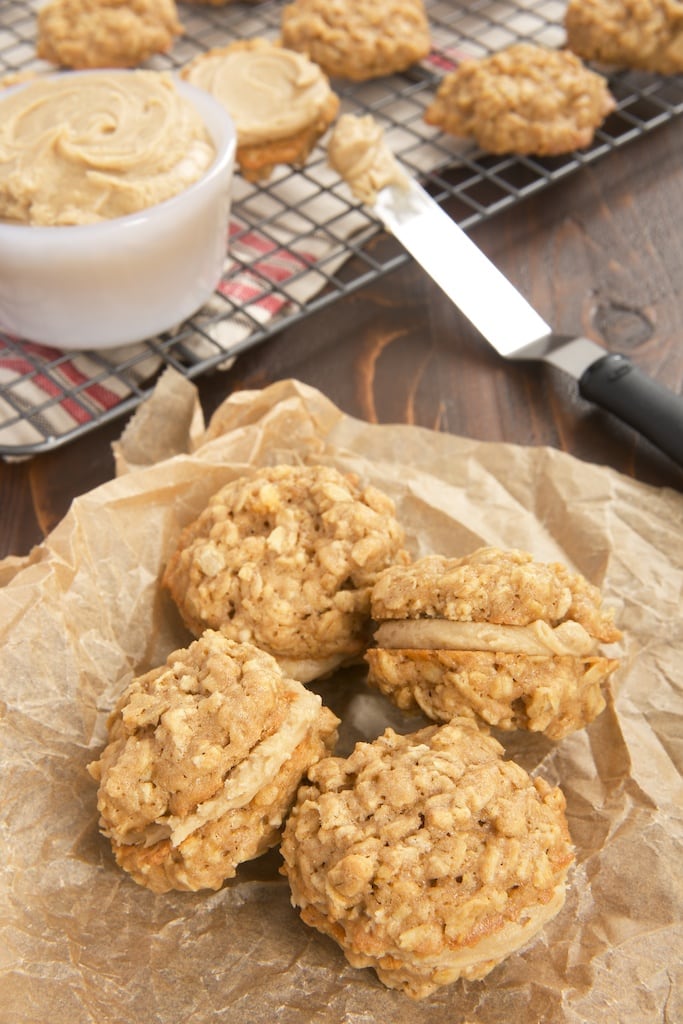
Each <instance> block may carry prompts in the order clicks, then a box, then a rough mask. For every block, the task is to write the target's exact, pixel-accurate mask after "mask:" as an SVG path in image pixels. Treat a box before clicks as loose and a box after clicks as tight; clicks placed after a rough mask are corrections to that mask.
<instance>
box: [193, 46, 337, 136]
mask: <svg viewBox="0 0 683 1024" xmlns="http://www.w3.org/2000/svg"><path fill="white" fill-rule="evenodd" d="M184 77H185V78H186V79H187V80H188V81H189V82H192V84H193V85H196V86H199V87H200V88H202V89H205V90H206V91H207V92H210V93H211V94H212V95H213V96H214V97H215V98H216V99H217V100H218V101H219V102H220V103H222V104H223V106H224V107H225V108H226V109H227V111H228V112H229V113H230V115H231V117H232V119H233V121H234V123H235V128H236V130H237V138H238V142H239V145H240V146H252V145H258V144H260V143H268V142H273V141H275V140H277V139H284V138H289V137H290V136H292V135H295V134H297V133H298V132H301V131H304V130H305V129H307V128H308V127H309V126H310V125H311V123H313V122H315V121H316V120H317V118H318V117H319V115H320V112H321V110H322V109H323V107H324V106H325V104H326V103H327V101H328V98H329V96H330V93H331V90H330V85H329V82H328V80H327V78H326V76H325V75H324V74H323V72H322V71H321V70H320V68H319V67H318V65H317V64H314V63H313V62H312V61H310V60H308V58H307V57H304V56H303V55H302V54H299V53H295V52H294V51H293V50H287V49H285V48H284V47H281V46H276V45H272V44H269V43H266V42H263V41H256V40H254V41H253V45H251V46H237V47H234V48H233V47H227V48H226V49H224V50H216V51H214V52H209V53H207V54H204V55H203V56H202V57H201V58H200V59H198V60H196V61H195V62H194V63H193V64H192V65H191V66H189V67H188V69H187V71H186V73H185V74H184Z"/></svg>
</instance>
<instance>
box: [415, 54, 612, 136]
mask: <svg viewBox="0 0 683 1024" xmlns="http://www.w3.org/2000/svg"><path fill="white" fill-rule="evenodd" d="M615 106H616V104H615V100H614V97H613V96H612V95H611V93H610V91H609V88H608V85H607V81H606V79H605V78H603V76H602V75H599V74H597V73H596V72H594V71H590V70H589V69H588V68H586V67H584V65H583V64H582V62H581V60H580V59H579V58H578V57H577V56H576V55H575V54H573V53H570V52H569V51H568V50H551V49H547V48H546V47H543V46H538V45H536V44H532V43H516V44H514V45H513V46H509V47H507V48H506V49H504V50H500V51H499V52H498V53H494V54H491V55H490V56H488V57H482V58H479V59H470V60H465V61H463V62H462V64H460V66H459V67H458V68H456V70H455V71H452V72H450V73H449V74H447V75H445V76H444V78H443V79H442V81H441V84H440V86H439V88H438V90H437V92H436V96H435V97H434V99H433V100H432V102H431V104H430V105H429V106H428V107H427V109H426V111H425V115H424V118H425V121H426V122H427V124H431V125H434V126H436V127H437V128H440V129H441V130H442V131H444V132H448V133H449V134H451V135H456V136H458V137H460V138H472V139H474V140H475V141H476V142H477V144H478V145H479V146H480V147H481V148H482V149H484V150H486V151H488V152H490V153H526V154H535V155H536V156H553V155H556V154H559V153H567V152H570V151H571V150H574V149H581V148H582V147H584V146H588V145H589V144H590V143H591V142H592V140H593V136H594V134H595V129H596V128H597V127H598V126H599V125H601V124H602V122H603V121H604V120H605V118H606V117H607V115H608V114H610V113H611V111H612V110H614V108H615Z"/></svg>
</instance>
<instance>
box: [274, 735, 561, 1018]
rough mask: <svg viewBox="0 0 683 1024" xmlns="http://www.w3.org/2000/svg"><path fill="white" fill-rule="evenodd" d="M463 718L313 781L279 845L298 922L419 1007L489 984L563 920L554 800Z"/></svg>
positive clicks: (557, 796) (390, 741)
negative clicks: (553, 922) (508, 960)
mask: <svg viewBox="0 0 683 1024" xmlns="http://www.w3.org/2000/svg"><path fill="white" fill-rule="evenodd" d="M501 754H502V747H501V746H500V745H499V744H498V743H497V742H496V741H495V740H494V739H493V738H492V737H490V736H488V735H487V734H486V733H485V732H484V730H483V729H481V728H479V727H478V726H477V725H476V724H475V723H474V722H472V721H471V720H469V719H462V720H454V721H452V722H450V723H449V724H447V725H443V726H429V727H427V728H425V729H422V730H420V731H419V732H416V733H413V734H411V735H407V736H399V735H397V734H396V733H395V732H394V731H393V730H391V729H388V730H387V731H386V732H385V733H384V735H383V736H380V737H379V739H377V740H375V741H374V742H372V743H359V744H357V745H356V747H355V749H354V751H353V753H352V754H351V755H350V756H349V757H348V758H346V759H342V758H338V757H326V758H323V759H322V760H320V761H319V762H318V763H317V764H316V765H314V766H313V767H312V768H311V770H310V772H309V780H310V782H309V784H305V785H303V786H302V787H301V788H300V790H299V793H298V796H297V801H296V803H295V805H294V807H293V809H292V811H291V813H290V816H289V818H288V819H287V823H286V825H285V829H284V832H283V839H282V844H281V848H280V849H281V852H282V855H283V858H284V865H283V868H282V871H283V873H284V874H285V875H286V876H287V879H288V880H289V885H290V889H291V896H292V903H293V904H294V906H296V907H299V908H300V913H301V917H302V919H303V920H304V921H305V922H306V923H307V924H309V925H311V926H313V927H314V928H317V929H318V930H319V931H321V932H323V933H324V934H326V935H329V936H331V937H332V938H333V939H334V940H335V941H336V942H337V943H338V944H339V946H340V947H341V949H342V950H343V952H344V954H345V956H346V958H347V960H348V961H349V963H350V964H352V966H354V967H372V968H374V970H375V971H376V973H377V975H378V977H379V978H380V980H381V981H382V982H384V984H385V985H387V986H388V987H390V988H397V989H401V990H402V991H403V992H405V993H406V994H407V995H409V996H412V997H413V998H416V999H420V998H422V997H424V996H428V995H430V994H431V993H432V992H434V991H435V990H436V989H437V988H439V987H440V986H442V985H447V984H450V983H451V982H454V981H456V980H457V979H458V978H467V979H478V978H483V977H484V976H485V975H486V974H488V973H489V971H491V970H492V969H493V967H495V966H496V964H498V963H500V961H501V960H503V959H504V958H505V957H507V956H509V955H510V954H511V953H513V952H515V951H516V950H518V949H520V948H521V947H522V946H523V945H526V943H528V942H529V940H530V939H532V938H533V937H534V936H535V935H536V934H537V933H538V932H539V930H540V929H541V928H542V927H543V926H544V925H545V924H546V923H547V922H548V921H549V920H550V919H551V918H553V917H554V916H555V915H556V914H557V913H558V912H559V910H560V909H561V907H562V905H563V903H564V899H565V884H566V876H567V871H568V869H569V866H570V864H571V862H572V860H573V851H572V847H571V840H570V836H569V831H568V827H567V821H566V817H565V800H564V796H563V794H562V792H561V791H560V790H559V789H557V788H551V786H549V785H548V784H547V783H546V782H545V781H544V780H542V779H534V780H532V779H531V778H530V777H529V775H527V773H526V772H525V771H524V769H523V768H521V767H520V766H519V765H517V764H515V763H514V762H512V761H505V760H503V758H502V756H501Z"/></svg>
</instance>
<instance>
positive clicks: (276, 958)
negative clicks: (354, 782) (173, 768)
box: [0, 381, 683, 1024]
mask: <svg viewBox="0 0 683 1024" xmlns="http://www.w3.org/2000/svg"><path fill="white" fill-rule="evenodd" d="M166 397H167V398H168V396H166ZM186 397H187V396H186ZM176 399H177V396H176V398H172V399H171V400H172V401H174V400H176ZM165 401H166V399H163V400H162V402H161V405H162V407H163V405H164V403H165ZM157 412H158V410H157ZM145 415H147V413H141V416H145ZM155 422H156V423H159V422H163V420H162V419H159V418H158V417H156V418H155ZM185 422H186V423H187V425H188V429H189V425H190V424H191V423H193V422H194V423H195V426H196V420H194V418H193V415H192V414H191V412H190V411H189V410H188V411H187V415H186V417H185ZM136 433H137V431H136V429H135V425H134V424H133V425H132V427H131V428H129V430H128V431H127V432H126V436H125V437H124V438H122V440H121V445H120V446H119V450H118V452H117V458H118V461H119V468H120V471H121V473H122V475H120V476H119V477H118V478H117V479H115V480H112V481H111V482H109V483H106V484H105V485H103V486H101V487H99V488H97V489H96V490H94V491H92V492H90V493H88V494H86V495H83V496H82V497H80V498H78V499H76V501H75V502H74V503H73V506H72V509H71V510H70V512H69V513H68V514H67V515H66V517H65V518H64V520H63V521H62V522H61V524H60V525H59V526H58V527H57V528H56V529H55V530H54V531H53V532H52V533H51V534H50V536H49V537H48V538H47V539H46V541H45V542H44V544H42V545H41V546H40V547H39V548H37V549H35V550H34V552H32V554H31V556H30V558H27V559H25V560H17V559H13V560H9V561H8V562H7V564H6V565H5V563H3V564H2V565H0V569H2V568H3V567H4V569H5V571H4V572H2V573H0V578H2V579H4V580H6V581H7V582H6V583H5V586H4V587H3V588H2V590H0V651H1V662H0V699H1V700H2V718H1V722H0V767H1V771H0V779H1V781H0V786H1V794H2V795H1V806H2V825H1V827H2V839H3V856H2V858H1V860H0V878H1V882H0V886H1V889H0V892H1V904H0V910H1V913H0V951H1V952H0V1021H1V1022H2V1024H23V1022H31V1024H37V1022H39V1024H47V1022H50V1024H62V1022H64V1024H86V1022H88V1024H91V1022H96V1024H110V1022H112V1024H113V1022H116V1024H123V1022H126V1024H147V1022H159V1024H171V1022H173V1024H175V1022H181V1021H182V1022H186V1021H188V1022H189V1021H191V1022H193V1024H204V1022H209V1021H211V1022H217V1021H230V1022H231V1024H233V1022H238V1024H261V1022H264V1024H265V1022H269V1024H270V1022H272V1021H274V1020H277V1021H278V1022H282V1024H307V1022H311V1024H313V1022H315V1024H328V1022H329V1024H386V1022H389V1021H391V1022H394V1024H400V1022H402V1021H406V1022H410V1024H422V1022H427V1021H429V1022H433V1024H438V1022H445V1021H448V1022H449V1024H450V1022H452V1024H464V1022H476V1024H508V1022H510V1024H513V1022H514V1024H516V1022H521V1021H524V1022H525V1024H533V1022H543V1024H560V1022H561V1024H565V1022H566V1024H570V1022H571V1024H586V1022H591V1024H625V1022H628V1024H645V1022H648V1024H650V1022H655V1021H658V1022H659V1021H661V1022H670V1024H673V1022H678V1021H683V997H682V995H681V981H682V980H683V979H682V977H681V960H682V958H681V952H682V948H681V947H682V943H681V919H682V913H681V911H682V909H683V894H682V881H681V835H682V832H683V829H682V828H681V807H682V806H683V799H682V786H681V774H680V769H681V761H682V760H683V757H682V752H681V692H680V691H681V679H682V675H683V669H682V668H681V666H682V665H683V615H682V610H683V609H682V601H683V598H682V595H683V544H682V543H681V540H682V536H683V495H681V494H678V493H676V492H673V491H666V490H657V489H654V488H651V487H648V486H646V485H643V484H640V483H637V482H635V481H633V480H630V479H628V478H626V477H623V476H621V475H619V474H618V473H616V472H613V471H611V470H608V469H603V468H600V467H597V466H593V465H587V464H584V463H581V462H579V461H577V460H576V459H574V458H572V457H570V456H567V455H565V454H562V453H560V452H557V451H554V450H551V449H546V448H536V449H533V448H523V447H517V446H512V445H503V444H491V443H483V442H477V441H472V440H466V439H463V438H460V437H454V436H451V435H445V434H437V433H434V432H432V431H429V430H426V429H422V428H419V427H411V426H400V425H399V426H376V425H369V424H367V423H363V422H360V421H357V420H354V419H352V418H350V417H348V416H345V415H343V414H342V413H341V412H340V411H339V410H338V409H337V408H336V407H335V406H334V405H332V404H331V403H330V402H329V401H328V400H327V399H326V398H325V397H324V396H323V395H321V394H320V393H319V392H317V391H315V390H313V389H312V388H310V387H308V386H305V385H303V384H300V383H297V382H295V381H283V382H280V383H278V384H274V385H272V386H271V387H268V388H266V389H265V390H263V391H252V392H240V393H237V394H235V395H233V396H231V397H230V398H229V399H228V400H227V401H226V402H225V403H224V405H223V406H222V407H221V408H220V409H219V410H218V412H217V414H216V415H215V417H214V418H213V420H212V423H211V424H210V425H209V429H208V431H207V432H206V434H204V435H202V437H201V438H200V442H199V444H198V446H197V447H195V448H194V450H193V451H191V452H190V451H189V449H190V448H191V447H192V441H191V439H190V438H189V437H186V438H180V439H178V438H176V440H175V442H173V443H171V444H170V447H168V449H167V450H178V447H180V448H181V449H182V448H183V447H185V448H187V449H188V451H186V452H183V453H181V454H178V455H175V456H173V457H171V458H167V459H165V460H164V461H162V462H159V463H152V464H150V465H148V466H146V467H145V468H138V469H135V470H133V471H130V472H124V471H125V470H126V469H130V466H131V464H132V463H136V461H137V464H138V465H139V464H140V463H141V462H143V463H144V462H145V461H149V458H150V453H149V452H144V451H142V452H141V450H140V447H139V438H136V437H135V435H136ZM129 442H130V443H132V444H133V448H132V452H133V453H134V454H133V455H131V454H130V451H128V450H127V449H128V447H129ZM152 457H153V454H152ZM293 460H304V461H313V462H322V463H326V464H333V465H335V466H338V467H341V468H342V469H345V470H355V471H356V472H357V473H358V474H359V476H360V477H361V479H362V480H364V481H371V482H372V483H374V484H376V485H378V486H379V487H381V488H382V489H383V490H385V491H386V492H388V493H389V494H390V495H391V496H392V497H393V498H394V499H395V501H396V505H397V510H398V515H399V516H400V518H401V519H402V521H403V522H404V524H405V525H406V527H407V531H408V536H409V543H410V546H411V548H412V550H413V553H414V554H415V555H419V554H423V553H426V552H428V551H438V552H441V553H443V554H445V555H458V554H463V553H465V552H467V551H469V550H472V549H473V548H474V547H476V546H478V545H480V544H496V545H500V546H519V547H522V548H526V549H527V550H529V551H531V552H532V553H533V554H534V555H535V556H536V557H537V558H539V559H542V560H546V559H559V560H562V561H565V562H566V563H568V564H569V565H571V566H572V567H574V568H575V569H577V570H579V571H580V572H582V573H584V574H585V575H586V576H588V577H589V578H590V579H591V580H592V581H594V582H595V583H597V584H598V585H600V586H601V588H602V590H603V593H604V598H605V603H606V604H608V605H612V606H614V607H615V608H616V611H617V617H618V621H619V624H620V626H621V627H622V629H623V631H624V640H623V642H622V643H621V644H620V645H619V649H618V651H617V653H618V654H619V655H620V657H621V658H622V664H621V667H620V669H619V670H618V672H617V673H616V675H615V676H614V678H613V681H612V695H611V697H610V699H609V701H608V708H607V710H606V711H605V712H604V713H603V714H602V715H601V716H600V717H599V718H598V719H597V720H596V721H595V722H594V723H593V724H592V725H591V726H590V727H589V728H588V729H586V730H583V731H581V732H578V733H575V734H572V735H571V736H569V737H567V738H566V739H565V740H563V741H562V742H560V743H559V744H553V743H551V742H550V741H548V740H546V739H545V738H544V737H538V736H533V735H526V734H524V735H514V736H505V735H503V736H502V740H503V742H504V743H505V744H506V746H507V749H508V753H509V754H510V756H514V757H517V758H518V759H519V760H520V761H521V763H523V764H524V766H525V767H526V768H527V769H529V770H531V771H533V772H538V773H540V774H542V775H543V776H545V777H546V778H547V779H548V780H549V781H551V782H552V783H558V782H559V783H560V784H561V785H562V787H563V789H564V792H565V794H566V796H567V802H568V817H569V824H570V828H571V832H572V836H573V839H574V842H575V844H576V854H577V859H576V865H575V867H574V868H573V869H572V871H571V875H570V887H569V893H568V898H567V903H566V905H565V907H564V909H563V910H562V912H561V913H560V915H559V916H558V917H557V918H556V919H555V920H554V921H552V922H551V923H550V925H549V926H548V927H546V929H545V930H544V932H543V933H542V935H541V936H540V938H538V939H537V940H536V941H535V942H534V943H533V944H532V945H531V946H530V947H529V948H527V949H526V950H524V951H522V952H520V953H518V954H516V955H514V956H512V957H510V958H509V959H508V960H507V961H505V962H504V963H503V964H502V965H500V966H499V967H498V968H496V970H495V971H494V972H493V973H492V974H490V975H489V977H488V978H486V979H485V980H483V981H481V982H471V983H462V982H459V983H456V984H455V985H452V986H450V987H448V988H444V989H442V990H441V991H440V992H438V993H437V994H435V995H434V996H432V997H430V998H428V999H426V1000H423V1001H421V1002H419V1003H415V1002H413V1001H411V1000H409V999H408V998H407V997H405V996H403V995H401V994H400V993H397V992H392V991H389V990H387V989H385V988H384V987H383V986H382V985H381V984H380V983H379V982H378V981H377V979H376V977H375V975H374V974H373V973H372V972H371V971H369V970H364V971H358V970H354V969H353V968H351V967H350V966H348V965H347V963H346V961H345V959H344V957H343V955H342V954H341V952H340V951H339V950H338V949H337V947H336V946H335V945H334V944H333V943H332V942H331V941H329V940H328V939H326V938H323V937H321V936H320V935H319V934H318V933H317V932H315V931H313V930H311V929H309V928H308V927H306V926H305V925H304V924H303V923H302V922H301V921H300V920H299V918H298V915H297V913H296V911H295V910H294V909H293V908H292V907H291V906H290V903H289V893H288V889H287V884H286V882H285V880H284V879H283V878H282V877H281V876H279V875H278V871H277V868H278V854H277V852H275V851H274V852H271V853H269V854H267V855H266V856H265V857H263V858H261V859H260V860H258V861H255V862H253V863H251V864H248V865H244V866H243V868H242V869H241V870H240V872H239V875H238V877H237V879H236V880H235V881H234V882H233V883H227V884H226V885H225V886H224V887H223V889H222V890H221V891H219V892H216V893H213V892H210V893H171V894H168V895H165V896H155V895H153V894H152V893H151V892H148V891H147V890H145V889H143V888H141V887H139V886H138V885H136V884H135V883H134V882H132V881H131V880H130V879H129V878H128V877H127V876H126V875H125V874H124V873H123V872H121V871H119V869H118V868H117V867H116V866H115V864H114V862H113V859H112V857H111V853H110V850H109V848H108V843H107V841H106V840H104V839H103V838H102V837H101V836H100V835H99V833H98V830H97V812H96V807H95V787H94V784H93V782H92V780H91V779H90V777H89V776H88V775H87V773H86V771H85V766H86V764H87V763H88V762H89V761H90V760H92V759H93V758H94V757H95V756H96V754H97V752H98V751H99V749H100V748H101V745H102V743H103V740H104V736H105V719H106V715H107V713H108V711H109V709H110V708H111V706H112V705H113V703H114V700H115V698H116V696H117V695H118V694H119V692H120V690H121V688H122V687H123V686H124V685H125V683H126V682H127V681H128V680H129V679H130V677H131V675H132V674H134V673H135V674H137V673H139V672H142V671H145V670H146V669H148V668H149V667H150V666H152V665H155V664H157V663H159V662H160V661H161V660H162V659H163V658H164V657H165V655H166V654H167V653H168V652H169V650H171V649H172V648H174V647H176V646H179V645H184V644H185V643H186V642H187V641H188V639H189V638H188V635H187V634H186V633H185V631H184V629H183V627H182V626H181V624H180V622H179V619H178V616H177V615H176V613H175V611H174V609H173V608H172V607H171V606H170V603H169V601H168V600H167V599H166V597H165V596H164V595H162V594H161V593H160V591H159V587H158V579H159V574H160V571H161V569H162V566H163V565H164V562H165V559H166V558H167V556H168V554H169V552H170V550H171V547H172V545H173V543H174V541H175V538H176V537H177V534H178V531H179V530H180V528H181V527H182V526H183V524H184V523H186V522H187V521H188V520H189V519H190V518H192V517H193V516H194V515H195V514H196V513H197V512H198V511H199V509H200V508H201V507H202V505H203V504H204V502H205V501H206V499H207V498H208V497H209V495H210V494H211V493H212V492H213V491H215V490H216V489H217V488H218V487H219V486H220V485H221V484H222V483H224V482H225V481H227V480H228V479H231V478H233V477H235V476H237V475H239V474H242V473H244V472H245V471H247V470H249V468H250V467H252V466H255V465H262V464H264V463H272V462H275V461H293ZM320 691H321V692H322V693H323V695H324V698H325V699H326V700H327V701H328V703H329V704H330V705H331V706H332V707H333V708H334V710H335V711H337V713H338V714H340V715H341V716H342V717H343V720H344V728H343V735H342V741H341V742H342V747H343V749H348V748H349V747H350V745H351V744H352V743H353V742H354V741H355V739H357V738H359V737H363V736H365V737H372V736H374V735H377V734H378V733H379V732H381V731H382V730H383V728H384V727H385V725H386V724H387V723H390V724H392V725H394V726H395V727H396V728H399V729H401V730H402V731H407V730H408V729H410V728H413V727H415V724H418V723H415V722H411V721H408V720H404V719H402V718H401V716H400V713H399V712H397V711H396V710H394V709H392V708H391V707H390V706H389V705H388V703H387V702H385V701H384V700H383V699H382V698H381V697H380V696H379V695H377V694H373V693H370V691H367V690H366V688H365V684H364V679H363V672H362V669H360V668H358V669H353V670H346V671H344V672H340V673H338V674H337V675H336V676H334V677H333V678H332V679H330V680H329V681H327V682H325V683H324V684H321V685H320Z"/></svg>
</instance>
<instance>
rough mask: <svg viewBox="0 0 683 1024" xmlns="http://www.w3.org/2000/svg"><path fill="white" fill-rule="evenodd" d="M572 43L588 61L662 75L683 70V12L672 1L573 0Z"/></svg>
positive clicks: (568, 21)
mask: <svg viewBox="0 0 683 1024" xmlns="http://www.w3.org/2000/svg"><path fill="white" fill-rule="evenodd" d="M564 27H565V29H566V32H567V44H566V45H567V46H568V47H569V49H570V50H572V51H573V52H574V53H576V54H578V55H579V56H580V57H582V58H583V59H584V60H589V61H597V62H598V63H601V64H613V65H616V66H617V67H621V68H639V69H641V70H644V71H654V72H656V73H658V74H661V75H674V74H677V73H678V72H681V71H683V16H682V15H681V8H680V5H678V4H671V3H668V2H667V0H579V2H577V0H569V3H568V5H567V9H566V11H565V19H564Z"/></svg>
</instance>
